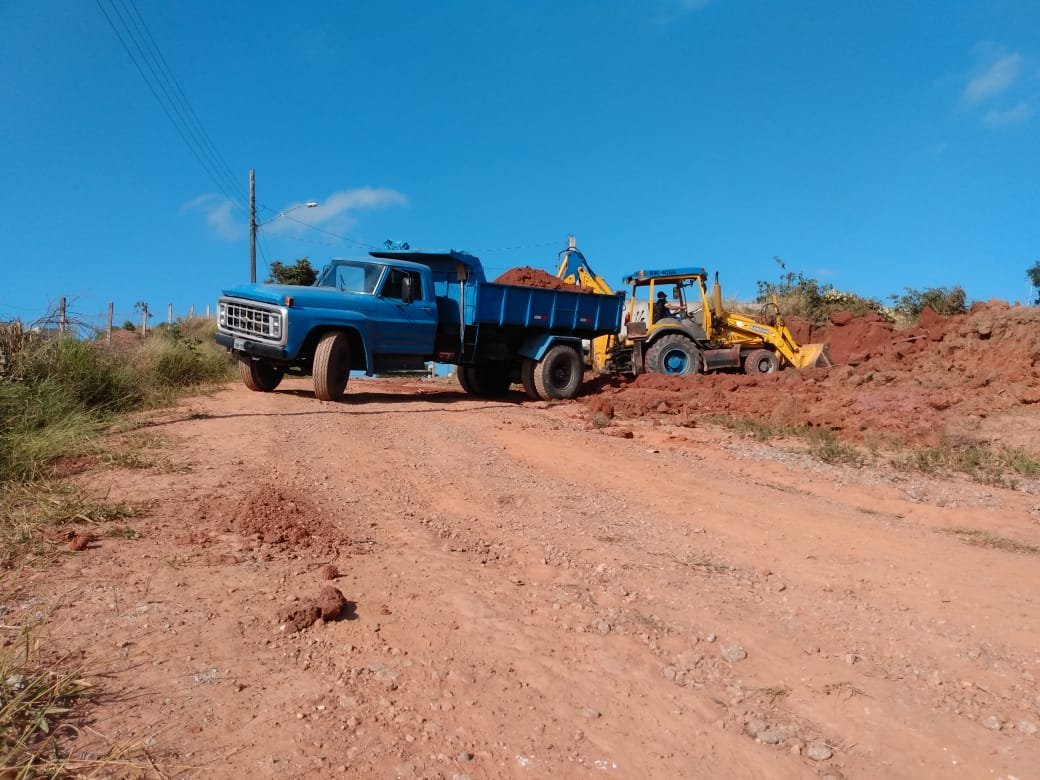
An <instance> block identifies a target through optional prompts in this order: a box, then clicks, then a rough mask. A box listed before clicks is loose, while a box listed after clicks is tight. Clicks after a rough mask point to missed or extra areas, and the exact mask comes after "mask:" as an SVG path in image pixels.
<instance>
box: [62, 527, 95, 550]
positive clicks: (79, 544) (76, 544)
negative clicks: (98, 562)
mask: <svg viewBox="0 0 1040 780" xmlns="http://www.w3.org/2000/svg"><path fill="white" fill-rule="evenodd" d="M95 538H96V537H95V536H94V534H92V533H91V532H90V531H78V532H77V533H75V534H73V535H72V538H71V539H69V549H70V550H72V551H73V552H82V551H83V550H86V549H87V548H88V547H89V546H90V545H91V543H92V542H93V541H94V540H95Z"/></svg>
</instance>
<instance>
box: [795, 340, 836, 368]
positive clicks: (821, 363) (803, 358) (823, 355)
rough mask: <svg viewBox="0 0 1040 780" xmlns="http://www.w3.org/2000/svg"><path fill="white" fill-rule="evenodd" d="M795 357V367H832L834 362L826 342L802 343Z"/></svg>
mask: <svg viewBox="0 0 1040 780" xmlns="http://www.w3.org/2000/svg"><path fill="white" fill-rule="evenodd" d="M794 357H795V364H794V367H795V368H830V367H831V366H833V365H834V364H833V363H832V362H831V358H830V355H829V354H827V345H826V344H802V346H801V347H800V348H799V349H798V352H797V354H796V355H795V356H794Z"/></svg>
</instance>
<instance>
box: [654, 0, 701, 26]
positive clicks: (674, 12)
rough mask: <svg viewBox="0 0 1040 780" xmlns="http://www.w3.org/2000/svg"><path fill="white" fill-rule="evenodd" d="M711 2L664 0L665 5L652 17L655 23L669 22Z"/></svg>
mask: <svg viewBox="0 0 1040 780" xmlns="http://www.w3.org/2000/svg"><path fill="white" fill-rule="evenodd" d="M711 3H712V0H666V2H665V4H664V5H665V7H664V8H663V9H662V10H661V12H660V13H658V14H657V16H655V17H654V23H655V24H671V23H672V22H675V21H677V20H679V19H681V18H682V17H684V16H686V15H687V14H690V13H693V12H694V11H700V10H701V9H702V8H706V7H707V6H709V5H710V4H711Z"/></svg>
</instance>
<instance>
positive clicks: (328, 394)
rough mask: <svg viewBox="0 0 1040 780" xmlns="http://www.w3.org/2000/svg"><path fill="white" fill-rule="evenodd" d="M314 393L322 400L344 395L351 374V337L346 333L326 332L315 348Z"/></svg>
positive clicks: (335, 398)
mask: <svg viewBox="0 0 1040 780" xmlns="http://www.w3.org/2000/svg"><path fill="white" fill-rule="evenodd" d="M313 373H314V395H316V396H317V397H318V398H319V399H320V400H322V401H338V400H339V399H340V398H342V397H343V391H344V390H345V389H346V387H347V376H348V375H349V374H350V338H349V337H348V336H347V334H346V333H342V332H335V333H326V334H325V335H324V336H322V337H321V341H319V342H318V347H317V349H315V350H314V371H313Z"/></svg>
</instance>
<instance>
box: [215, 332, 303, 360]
mask: <svg viewBox="0 0 1040 780" xmlns="http://www.w3.org/2000/svg"><path fill="white" fill-rule="evenodd" d="M217 343H218V344H220V346H222V347H226V348H227V349H229V350H231V351H232V352H242V353H245V354H247V355H253V356H255V357H261V358H268V359H270V360H286V359H287V357H286V352H285V348H284V347H278V346H273V345H271V344H262V343H260V342H258V341H250V340H249V339H247V338H243V337H242V336H232V335H231V334H229V333H217Z"/></svg>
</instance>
